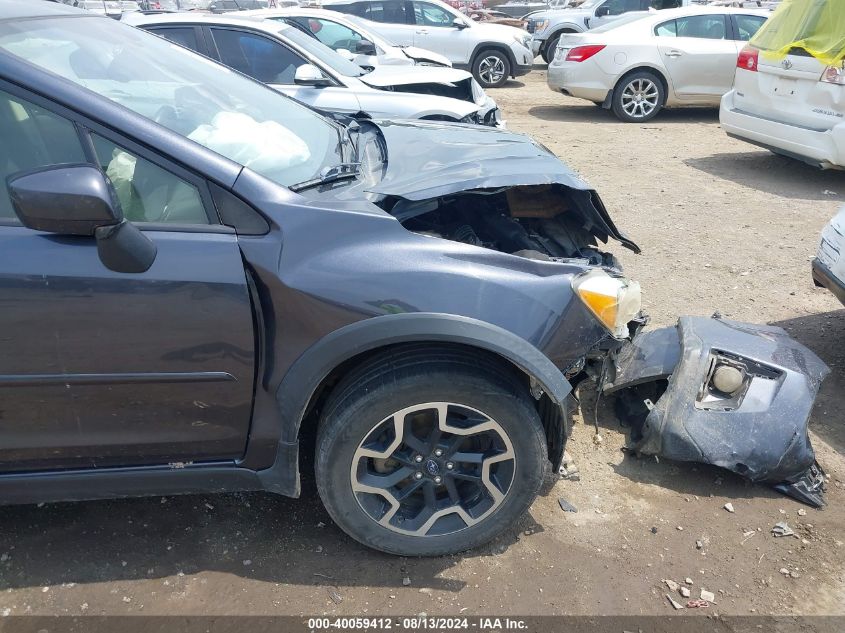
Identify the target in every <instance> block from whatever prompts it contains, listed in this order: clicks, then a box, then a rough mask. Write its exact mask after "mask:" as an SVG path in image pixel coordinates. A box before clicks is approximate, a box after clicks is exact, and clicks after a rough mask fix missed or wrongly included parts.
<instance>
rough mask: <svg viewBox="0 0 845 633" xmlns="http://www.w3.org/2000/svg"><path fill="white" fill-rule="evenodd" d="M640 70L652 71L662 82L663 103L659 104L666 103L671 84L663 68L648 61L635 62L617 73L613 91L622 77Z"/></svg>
mask: <svg viewBox="0 0 845 633" xmlns="http://www.w3.org/2000/svg"><path fill="white" fill-rule="evenodd" d="M642 70H644V71H647V72H650V73H652V74H653V75H655V76H656V77H657V78H658V79H659V80H660V83H662V84H663V103H662V104H661V105H662V106H665V105H666V103H667V102H668V101H669V94H670V93H669V91H670V89H671V87H672V84H671V83H670V82H669V78H668V77H667V76H666V74H665V73H664V72H663V70H661V69H660V68H658V67H657V66H653V65H651V64H648V63H640V64H637V65H636V66H633V67H632V68H629V69H628V70H626V71H625V72H624V73H622V74H621V75H619V79H617V80H616V83H614V84H613V92H615V91H616V90H617V88H618V87H619V84H621V83H622V81H623V80H624V79H626V78H627V77H629V76H630V75H633V74H634V73H636V72H639V71H642Z"/></svg>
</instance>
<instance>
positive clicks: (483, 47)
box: [469, 42, 517, 77]
mask: <svg viewBox="0 0 845 633" xmlns="http://www.w3.org/2000/svg"><path fill="white" fill-rule="evenodd" d="M491 49H492V50H496V51H499V52H500V53H504V54H505V56H506V57H507V58H508V62H510V65H511V69H510V74H509V75H508V76H509V77H513V76H514V74H513V73H514V68H516V66H517V64H516V56H515V55H514V54H513V51H512V50H511V47H510V46H508V45H507V44H503V43H501V42H479V43H478V44H476V45H475V48H474V49H472V55H470V57H469V68H470V72H472V69H473V68H474V67H475V60H477V59H478V56H479V55H480V54H481V52H482V51H487V50H491Z"/></svg>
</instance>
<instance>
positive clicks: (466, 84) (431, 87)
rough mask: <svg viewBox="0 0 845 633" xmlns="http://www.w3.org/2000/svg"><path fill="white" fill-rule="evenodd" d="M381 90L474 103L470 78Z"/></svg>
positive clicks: (387, 87) (389, 87)
mask: <svg viewBox="0 0 845 633" xmlns="http://www.w3.org/2000/svg"><path fill="white" fill-rule="evenodd" d="M381 89H382V90H387V91H390V92H411V93H414V94H423V95H431V96H432V97H449V98H451V99H458V100H460V101H469V102H470V103H474V102H475V95H474V94H473V90H472V77H467V78H466V79H464V80H463V81H455V82H451V83H445V82H443V83H437V82H428V83H414V84H399V85H396V86H384V87H381Z"/></svg>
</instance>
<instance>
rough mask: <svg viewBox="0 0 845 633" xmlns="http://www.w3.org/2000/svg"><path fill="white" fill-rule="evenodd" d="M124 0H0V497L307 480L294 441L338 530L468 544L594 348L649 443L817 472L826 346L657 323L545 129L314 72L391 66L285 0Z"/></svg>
mask: <svg viewBox="0 0 845 633" xmlns="http://www.w3.org/2000/svg"><path fill="white" fill-rule="evenodd" d="M372 5H373V3H370V6H371V7H372ZM137 20H138V21H137V22H136V24H137V26H138V27H142V28H136V27H133V26H131V25H129V24H127V23H123V22H120V21H116V20H112V19H109V18H107V17H104V16H102V15H95V14H93V13H90V12H89V13H82V12H80V11H78V10H76V9H73V8H70V7H65V6H63V5H61V4H55V3H47V2H40V3H38V2H30V1H27V0H4V1H3V2H2V3H0V137H2V138H3V140H4V142H3V143H2V144H0V181H1V182H3V184H4V189H3V190H2V191H0V252H3V254H4V257H2V258H0V304H2V306H3V310H2V311H0V329H2V331H3V332H4V333H5V334H6V336H4V337H3V338H2V340H0V386H2V387H3V425H1V426H0V465H2V466H0V470H2V472H0V502H4V503H32V502H41V501H56V500H76V499H93V498H110V497H121V496H132V495H150V494H175V493H190V492H221V491H233V490H266V491H270V492H273V493H277V494H284V495H292V496H297V495H299V494H300V490H301V488H300V464H301V462H304V461H307V462H309V463H311V462H313V464H314V470H313V475H314V477H315V479H316V483H317V489H318V492H319V495H320V497H321V499H322V500H323V503H324V504H325V506H326V508H327V510H328V512H329V513H330V515H331V516H332V518H333V519H334V520H335V521H336V522H337V524H338V525H339V526H340V527H341V528H342V529H344V530H345V531H346V532H348V533H349V534H350V535H351V536H352V537H353V538H355V539H357V540H359V541H361V542H362V543H365V544H367V545H368V546H370V547H374V548H376V549H380V550H383V551H386V552H392V553H397V554H402V555H437V554H445V553H452V552H458V551H461V550H464V549H467V548H471V547H474V546H477V545H479V544H481V543H484V542H486V541H488V540H490V539H491V538H493V537H494V536H496V535H497V534H499V533H500V532H502V531H503V530H505V529H507V528H508V527H509V526H510V525H511V524H512V523H513V522H514V521H515V520H517V518H518V517H519V516H520V515H521V514H522V513H523V512H525V510H526V509H527V508H528V506H529V505H530V504H531V502H532V500H533V498H534V497H535V495H536V494H537V492H538V490H539V489H540V487H541V484H542V481H543V478H544V473H545V472H546V471H547V468H548V467H549V465H551V467H552V468H555V469H556V468H557V467H558V466H559V465H560V462H561V459H562V455H563V449H564V446H565V442H566V439H567V437H568V435H569V433H570V429H571V423H570V415H571V408H572V406H573V405H574V404H575V403H574V401H573V400H572V398H571V395H570V394H571V392H572V390H573V385H576V384H577V383H578V382H579V381H580V380H582V379H585V378H587V377H590V376H592V377H594V378H595V377H601V378H600V379H599V382H598V388H599V389H600V390H601V391H603V392H604V393H608V394H610V393H614V394H615V395H616V397H619V398H623V399H624V398H626V397H627V399H628V400H629V401H630V402H632V403H634V405H636V404H637V403H639V406H630V407H629V409H630V416H629V417H630V419H628V420H627V422H628V423H630V425H631V427H632V428H633V429H636V434H637V437H636V438H634V439H635V441H636V442H637V450H638V451H641V452H644V453H647V454H650V453H654V454H660V455H665V456H668V457H670V458H674V459H686V460H692V461H703V462H707V463H711V464H717V465H720V466H723V467H725V468H728V469H731V470H732V471H734V472H737V473H739V474H742V475H743V476H745V477H748V478H749V479H751V480H753V481H758V482H765V483H767V484H770V485H772V486H774V487H775V488H777V489H778V490H781V491H782V492H785V493H786V494H790V495H792V496H794V497H796V498H798V499H801V500H802V501H804V502H806V503H810V504H813V505H820V504H821V503H822V498H821V494H822V489H823V483H824V473H823V471H821V469H820V468H819V467H818V465H817V464H816V463H815V457H814V453H813V449H812V446H811V445H810V441H809V437H808V434H807V423H808V418H809V414H810V410H811V408H812V405H813V400H814V398H815V394H816V391H817V389H818V387H819V384H820V383H821V381H822V379H823V378H824V376H825V374H826V373H827V368H826V367H825V366H824V364H823V363H822V362H821V361H820V360H819V359H818V358H817V357H816V356H815V354H813V352H811V351H810V350H808V349H807V348H805V347H803V346H802V345H800V344H798V343H796V342H795V341H793V340H791V339H790V338H789V337H788V336H787V334H786V333H785V332H784V331H783V330H780V329H778V328H771V327H768V326H755V325H751V324H741V325H740V324H736V323H734V322H730V321H725V320H722V319H720V318H703V319H702V318H689V317H682V318H681V319H680V320H679V322H678V325H677V327H672V328H663V329H659V330H654V331H650V332H646V331H643V328H644V325H645V323H646V320H647V319H646V317H645V316H644V315H643V313H642V311H641V298H640V287H639V284H637V283H636V282H635V281H634V280H631V279H629V278H627V277H626V276H625V274H624V272H623V270H622V266H621V263H620V261H619V259H618V258H617V257H616V256H615V255H613V254H611V253H610V252H609V250H608V249H607V247H606V244H607V243H608V242H610V241H613V242H614V243H617V244H619V245H620V246H622V247H625V248H627V249H630V250H632V251H634V252H639V248H638V247H637V245H636V244H635V243H634V242H633V241H632V240H631V239H629V238H628V237H627V236H626V235H625V234H624V233H623V232H622V231H621V230H620V229H619V228H618V227H617V226H616V225H615V223H614V222H613V220H612V219H611V214H610V212H609V211H608V210H607V209H606V207H605V206H604V204H603V202H602V200H601V198H600V196H599V194H598V193H597V192H596V191H595V190H593V189H592V188H591V187H590V186H589V185H588V184H587V183H586V182H584V181H583V180H581V179H580V178H579V177H578V176H576V175H575V174H574V172H573V171H572V170H570V169H569V168H568V167H566V166H565V165H564V164H563V163H562V162H561V161H560V160H559V159H558V158H556V157H555V156H554V155H553V154H551V152H549V151H548V150H547V149H545V148H544V147H543V146H541V145H540V144H538V143H536V142H535V141H534V140H532V139H531V138H529V137H527V136H523V135H519V134H514V133H510V132H507V131H505V130H503V129H497V128H496V127H495V126H491V125H473V124H466V123H458V122H444V121H411V120H407V119H402V118H397V117H390V118H387V119H378V118H373V117H368V116H363V115H362V114H361V113H360V112H355V113H351V114H349V115H345V114H342V113H339V112H337V111H334V112H331V111H328V110H326V111H323V110H321V109H320V105H319V103H317V102H319V101H320V99H321V97H319V96H318V97H316V98H315V102H314V103H313V104H308V105H305V104H303V103H300V102H298V101H297V100H294V99H292V98H291V97H289V96H288V94H287V93H290V94H298V92H297V91H298V90H299V89H300V88H302V89H303V90H305V89H306V88H308V89H315V90H316V88H317V87H318V85H319V84H320V83H323V88H330V87H332V86H333V83H334V82H338V83H343V85H345V86H349V87H347V88H346V90H347V91H349V92H354V93H355V95H356V98H357V99H359V100H363V98H364V97H363V96H362V95H364V93H365V92H366V90H367V89H368V88H365V87H364V86H365V85H367V86H368V87H369V88H372V87H373V86H370V85H369V84H366V81H365V79H364V78H365V77H367V76H372V77H376V78H377V77H378V76H379V75H378V74H377V73H378V72H379V70H380V69H390V68H391V67H390V66H377V67H376V70H373V71H371V72H370V73H369V74H362V75H357V76H356V75H355V73H353V71H352V70H351V69H350V70H349V71H348V73H347V71H346V69H344V68H343V67H338V66H339V62H338V61H337V60H338V59H340V60H342V61H344V62H345V63H347V64H349V65H350V66H354V68H360V67H358V66H355V65H354V64H352V63H351V62H349V61H348V60H344V59H343V57H342V56H340V55H338V53H337V52H336V51H333V50H332V49H330V48H329V47H326V46H324V45H323V44H321V43H320V42H319V41H318V40H317V39H315V38H314V37H312V35H313V33H312V35H309V34H306V33H305V32H303V31H302V30H299V29H297V28H296V27H293V26H290V25H288V24H283V23H280V22H272V21H266V20H257V19H255V18H244V17H240V18H233V17H220V16H217V17H214V16H199V17H197V16H193V15H191V14H185V15H169V16H164V17H162V16H156V15H150V16H147V17H146V18H145V20H141V18H140V17H138V18H137ZM471 28H475V27H468V29H471ZM145 29H150V30H152V31H158V32H160V34H161V37H159V36H157V35H155V34H153V33H150V32H147V31H146V30H145ZM168 29H171V30H173V31H174V32H171V33H167V32H165V31H167V30H168ZM468 29H467V30H468ZM176 31H178V32H176ZM175 42H178V43H179V44H178V45H176V44H175ZM191 49H193V50H191ZM196 51H201V52H202V53H204V54H205V56H203V55H200V54H198V53H197V52H196ZM268 51H271V52H269V53H268ZM230 55H231V57H230ZM221 62H222V63H221ZM406 69H410V70H411V71H413V72H415V73H416V72H417V71H419V72H429V73H441V75H439V76H441V77H445V76H446V75H443V73H456V72H461V71H459V70H457V69H453V68H448V67H426V66H422V67H416V66H407V67H406ZM355 72H358V71H355ZM409 74H410V73H409ZM291 76H292V77H293V83H294V87H293V88H290V84H288V83H285V82H286V81H288V80H289V78H290V77H291ZM297 76H299V79H300V82H299V83H298V84H297V82H296V79H297ZM384 77H387V76H384ZM467 77H468V75H467ZM350 78H352V79H355V80H356V81H358V82H360V84H361V85H357V84H355V86H356V87H355V88H354V89H352V86H353V84H347V83H345V82H347V81H348V80H349V79H350ZM256 79H258V81H256ZM327 80H330V81H331V82H332V85H327V84H325V83H324V82H326V81H327ZM371 81H373V83H376V80H371ZM383 81H385V82H386V81H387V79H386V78H385V79H384V80H383ZM446 83H447V84H450V85H451V83H452V82H450V81H449V80H446ZM457 83H459V82H457ZM265 84H269V86H272V87H273V88H271V87H268V85H265ZM469 86H473V84H472V83H471V82H470V84H469ZM392 87H394V88H399V87H400V84H396V85H395V86H393V85H392ZM274 88H275V89H274ZM383 92H385V93H389V92H390V91H383ZM394 92H395V90H394ZM473 92H474V90H473ZM326 94H329V93H326ZM303 98H305V97H303ZM416 98H417V99H418V100H420V101H422V100H423V97H422V96H420V95H417V96H416ZM453 100H454V101H458V102H460V101H461V99H459V98H454V99H453ZM467 102H468V98H467ZM472 107H473V108H474V109H477V108H478V104H477V103H475V101H473V103H472ZM59 315H60V316H59ZM667 350H673V352H672V353H666V352H667ZM642 359H648V362H643V361H642ZM626 394H627V396H626ZM645 394H648V395H645ZM690 394H693V395H692V396H690ZM644 398H648V399H649V400H650V402H652V403H653V406H652V407H649V408H648V409H646V408H645V407H644V406H643V405H642V403H643V401H644ZM701 402H704V403H706V406H698V405H699V404H700V403H701ZM680 421H683V423H684V424H685V425H686V426H685V427H684V428H683V429H679V428H678V424H680V423H681V422H680ZM737 428H754V429H755V433H743V434H741V436H738V435H737V432H736V430H737ZM662 434H665V438H663V437H661V435H662ZM309 438H310V439H309ZM728 438H729V439H728ZM664 440H665V441H664ZM728 445H729V446H730V450H729V451H726V450H725V446H728ZM312 447H313V448H312ZM311 450H313V451H314V452H313V454H312V455H310V456H309V457H312V458H313V459H308V460H305V459H303V458H304V455H303V453H304V452H305V451H311Z"/></svg>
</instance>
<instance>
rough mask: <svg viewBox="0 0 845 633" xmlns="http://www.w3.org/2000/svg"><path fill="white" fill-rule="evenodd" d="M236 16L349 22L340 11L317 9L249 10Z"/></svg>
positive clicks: (280, 8) (348, 16) (347, 16)
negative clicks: (319, 18) (300, 17)
mask: <svg viewBox="0 0 845 633" xmlns="http://www.w3.org/2000/svg"><path fill="white" fill-rule="evenodd" d="M237 15H238V16H243V17H256V18H259V17H261V18H263V17H272V16H297V15H301V16H304V17H315V18H318V17H325V18H332V19H335V20H349V18H350V17H352V16H350V15H349V14H348V13H341V12H340V11H332V10H331V9H319V8H317V7H279V8H278V9H249V10H247V11H238V12H237Z"/></svg>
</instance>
